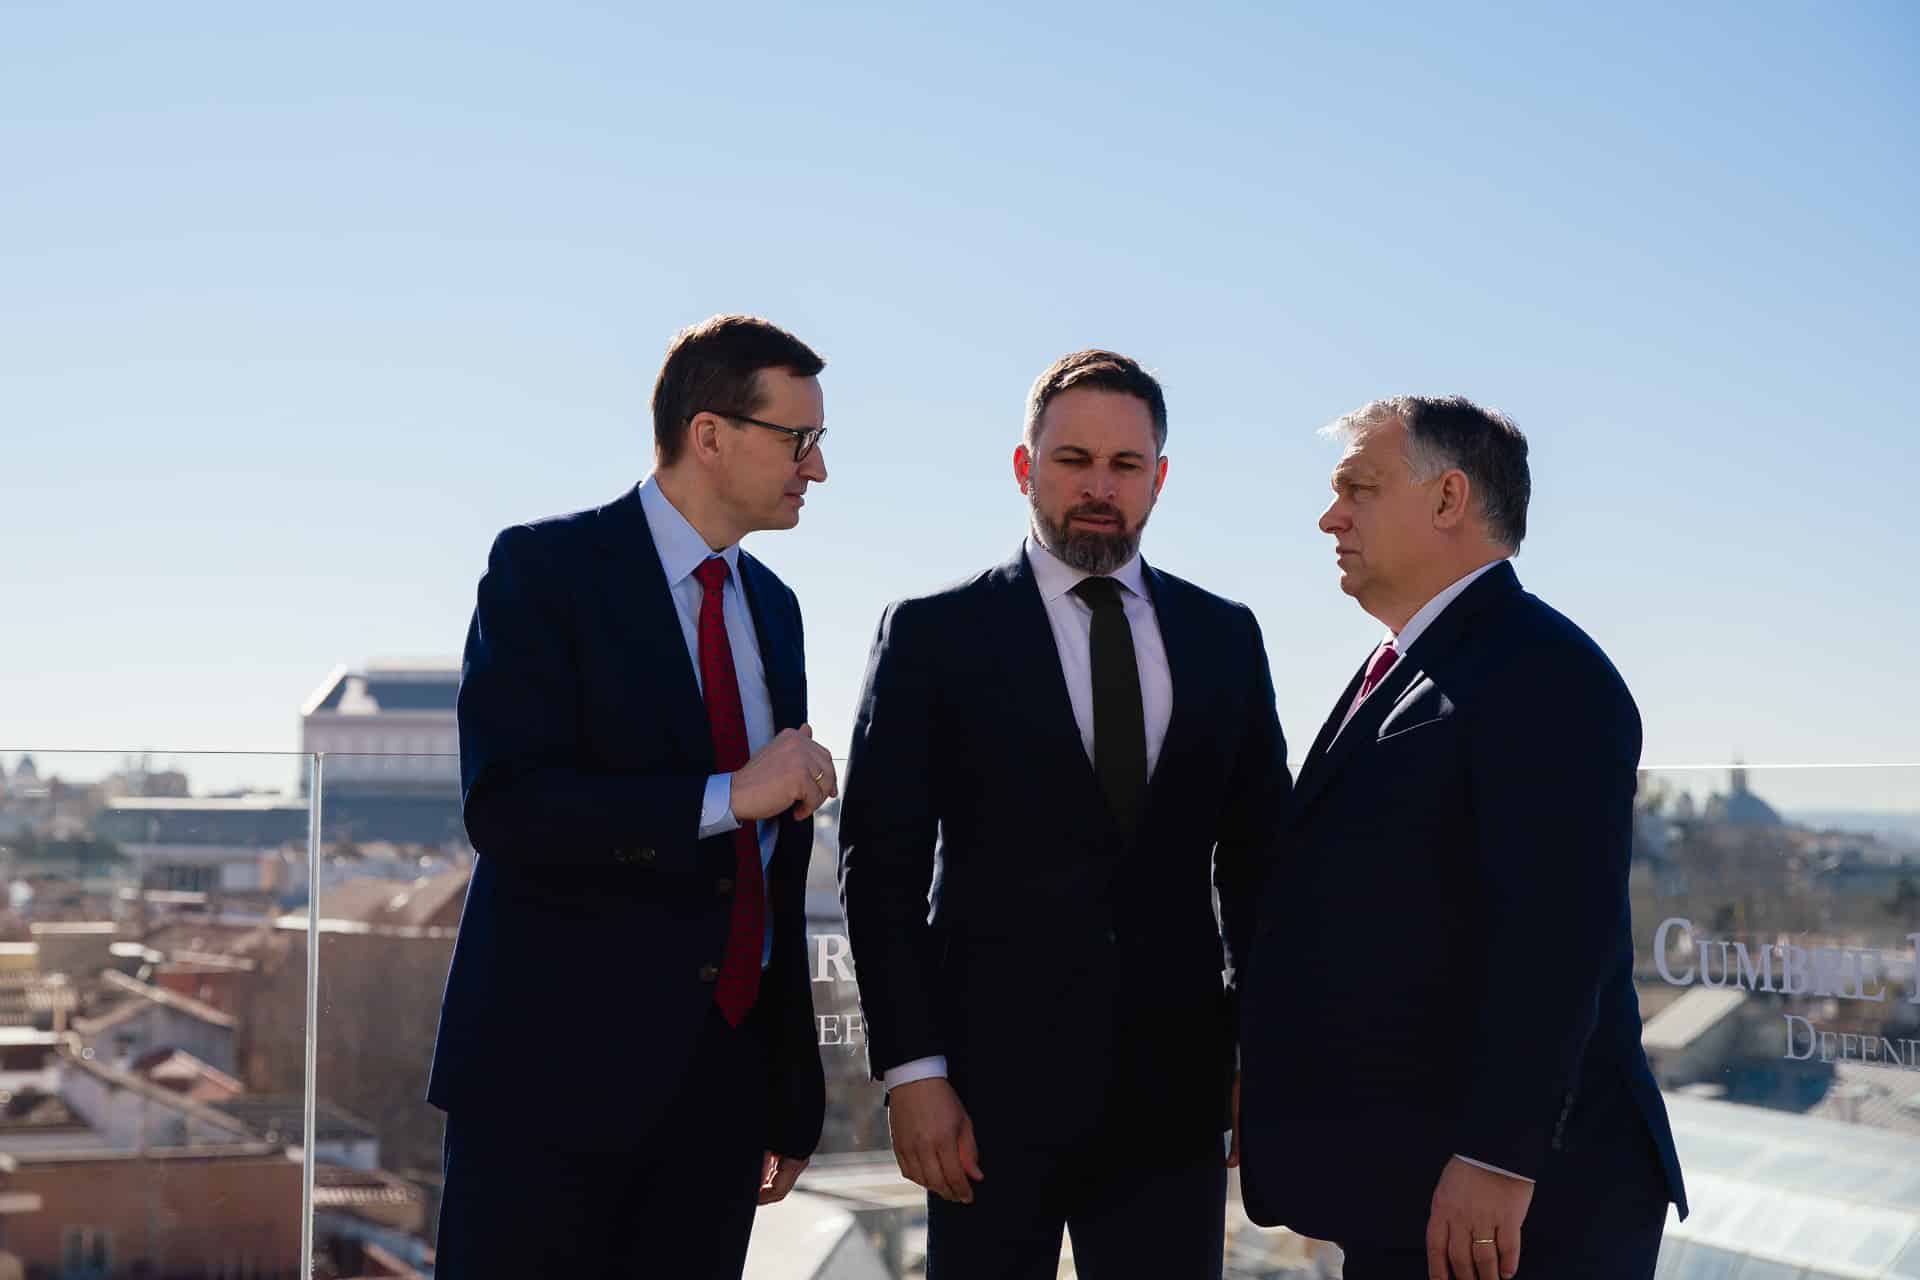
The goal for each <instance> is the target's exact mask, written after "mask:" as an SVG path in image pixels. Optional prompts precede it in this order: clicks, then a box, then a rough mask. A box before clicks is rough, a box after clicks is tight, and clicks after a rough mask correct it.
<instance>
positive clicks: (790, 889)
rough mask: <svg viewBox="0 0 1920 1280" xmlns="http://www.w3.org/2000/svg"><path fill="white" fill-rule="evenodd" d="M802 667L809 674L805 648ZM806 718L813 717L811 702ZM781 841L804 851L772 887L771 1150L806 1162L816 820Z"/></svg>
mask: <svg viewBox="0 0 1920 1280" xmlns="http://www.w3.org/2000/svg"><path fill="white" fill-rule="evenodd" d="M789 602H790V606H791V608H792V610H793V627H794V634H795V635H796V636H799V635H800V634H801V630H800V605H799V601H797V600H794V599H792V597H791V596H789ZM801 648H802V657H801V663H800V667H801V670H802V671H805V670H806V658H805V644H804V641H803V642H802V645H801ZM800 715H801V719H802V720H803V721H804V720H805V718H806V710H805V707H804V704H803V706H802V709H801V712H800ZM781 825H782V827H783V828H787V827H791V828H793V829H791V830H783V831H782V832H781V838H782V839H784V840H788V841H792V842H793V847H794V848H796V849H797V850H798V851H799V852H798V854H797V856H795V857H793V858H792V859H791V860H790V861H788V862H787V863H784V864H782V865H781V867H780V869H779V871H778V872H777V874H775V876H774V877H773V881H772V883H771V884H770V885H769V889H770V892H771V897H770V899H769V901H770V905H771V906H772V909H773V962H772V963H771V964H770V965H768V967H767V972H766V974H765V981H766V984H767V986H768V988H769V989H771V991H772V992H774V993H775V1001H776V1007H777V1009H778V1015H777V1019H776V1025H775V1027H774V1028H773V1031H772V1035H771V1037H770V1038H771V1041H772V1052H771V1054H770V1055H769V1056H770V1057H771V1059H772V1068H773V1069H772V1072H771V1074H770V1075H769V1077H768V1083H769V1086H770V1089H771V1093H770V1096H769V1098H768V1104H769V1105H768V1108H767V1116H768V1125H767V1147H768V1148H769V1149H770V1150H772V1151H773V1152H775V1153H776V1154H778V1155H783V1156H791V1157H793V1158H795V1159H806V1158H808V1157H810V1156H812V1155H813V1152H814V1148H816V1147H818V1146H819V1145H820V1131H821V1129H822V1127H824V1125H825V1123H826V1110H827V1078H826V1068H825V1067H824V1066H823V1065H822V1063H821V1061H820V1043H819V1035H818V1032H817V1031H816V1030H815V1024H814V1021H813V973H812V970H811V968H810V967H809V965H808V956H807V866H808V864H809V863H810V862H811V861H812V860H813V819H812V818H808V819H807V820H806V821H805V822H799V823H794V822H792V820H791V819H785V818H783V819H782V820H781Z"/></svg>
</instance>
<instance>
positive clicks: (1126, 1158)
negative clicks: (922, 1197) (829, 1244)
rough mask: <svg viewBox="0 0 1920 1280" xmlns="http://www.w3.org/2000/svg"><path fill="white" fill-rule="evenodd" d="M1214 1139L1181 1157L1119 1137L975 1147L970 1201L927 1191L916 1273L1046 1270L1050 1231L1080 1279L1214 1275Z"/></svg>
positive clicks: (976, 1276)
mask: <svg viewBox="0 0 1920 1280" xmlns="http://www.w3.org/2000/svg"><path fill="white" fill-rule="evenodd" d="M1222 1155H1223V1150H1222V1149H1220V1148H1216V1149H1215V1150H1214V1151H1212V1152H1211V1153H1203V1154H1201V1155H1200V1156H1198V1157H1189V1158H1186V1159H1178V1158H1168V1157H1165V1156H1161V1157H1157V1158H1156V1157H1154V1156H1153V1155H1151V1154H1150V1153H1141V1152H1130V1151H1128V1150H1126V1149H1125V1147H1124V1146H1123V1145H1121V1144H1118V1143H1111V1142H1109V1143H1101V1144H1088V1145H1081V1146H1076V1147H1068V1148H1063V1149H1051V1150H1036V1149H1031V1148H1029V1149H1008V1148H1002V1149H1000V1150H997V1151H994V1152H992V1153H988V1152H985V1151H982V1152H981V1153H980V1164H981V1172H982V1173H984V1174H985V1175H986V1179H985V1181H982V1182H978V1183H975V1184H974V1189H973V1194H974V1200H973V1203H972V1204H952V1203H949V1202H948V1201H945V1200H942V1199H941V1198H940V1197H938V1196H936V1195H933V1194H932V1193H928V1196H927V1280H1053V1277H1054V1276H1055V1275H1057V1274H1058V1273H1059V1268H1060V1237H1061V1232H1062V1230H1065V1231H1066V1232H1067V1233H1068V1234H1069V1235H1070V1236H1071V1237H1072V1240H1073V1261H1074V1268H1075V1271H1076V1272H1077V1273H1078V1274H1079V1275H1080V1276H1081V1277H1082V1280H1135V1278H1137V1277H1140V1276H1152V1277H1154V1280H1220V1272H1221V1264H1222V1256H1223V1253H1224V1249H1225V1238H1226V1201H1227V1171H1226V1167H1225V1165H1224V1164H1223V1163H1222Z"/></svg>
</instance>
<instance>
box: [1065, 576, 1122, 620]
mask: <svg viewBox="0 0 1920 1280" xmlns="http://www.w3.org/2000/svg"><path fill="white" fill-rule="evenodd" d="M1073 594H1075V595H1077V596H1079V597H1080V598H1081V599H1082V600H1084V601H1086V602H1087V606H1088V607H1089V608H1091V609H1092V610H1093V611H1094V612H1096V613H1098V612H1099V611H1100V610H1102V609H1117V608H1119V607H1120V584H1119V583H1117V582H1115V581H1114V580H1113V579H1112V578H1082V579H1080V581H1078V582H1076V583H1074V584H1073Z"/></svg>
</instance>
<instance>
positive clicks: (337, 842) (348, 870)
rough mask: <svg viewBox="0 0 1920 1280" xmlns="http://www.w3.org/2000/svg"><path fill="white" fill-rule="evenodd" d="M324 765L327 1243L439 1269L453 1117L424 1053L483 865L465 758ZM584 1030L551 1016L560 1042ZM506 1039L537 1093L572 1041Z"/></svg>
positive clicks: (383, 1264) (320, 1197) (507, 1050)
mask: <svg viewBox="0 0 1920 1280" xmlns="http://www.w3.org/2000/svg"><path fill="white" fill-rule="evenodd" d="M321 776H322V786H321V799H322V805H321V814H322V826H323V831H324V837H323V842H322V845H321V851H320V870H319V891H318V894H317V901H318V913H317V919H318V922H319V923H318V929H319V952H320V1000H319V1004H320V1008H319V1019H318V1024H317V1025H318V1040H317V1046H318V1052H317V1055H316V1056H317V1059H318V1061H317V1071H316V1080H317V1082H318V1084H317V1095H318V1096H317V1098H316V1100H315V1112H316V1119H317V1127H318V1134H319V1137H318V1141H317V1142H316V1144H315V1147H314V1155H315V1170H314V1249H315V1256H316V1260H317V1262H318V1263H319V1264H320V1265H321V1266H323V1267H328V1268H331V1269H332V1270H331V1274H334V1275H340V1276H360V1275H386V1274H395V1273H396V1271H395V1270H394V1269H395V1268H401V1267H410V1268H413V1269H414V1270H416V1271H418V1272H421V1273H425V1274H431V1259H432V1247H433V1241H434V1237H435V1232H434V1227H435V1223H436V1220H437V1217H438V1212H439V1193H440V1186H441V1168H442V1142H443V1139H444V1137H445V1132H446V1124H445V1116H444V1115H443V1114H442V1113H441V1112H440V1111H439V1110H438V1109H436V1108H434V1107H433V1106H431V1105H429V1104H428V1102H427V1084H428V1069H429V1067H430V1065H431V1063H432V1061H433V1052H434V1037H435V1033H436V1030H437V1028H438V1024H439V1013H440V998H441V993H442V991H443V990H444V988H445V985H446V981H447V970H448V964H449V962H450V960H451V959H452V956H453V947H454V940H455V937H456V935H457V933H458V930H459V925H460V914H461V908H462V905H463V903H464V902H465V899H466V892H467V885H468V882H469V881H470V879H471V878H472V875H473V867H474V860H473V851H472V849H471V848H470V847H469V845H468V843H467V839H466V831H465V827H464V826H463V824H462V822H461V817H460V771H459V761H458V758H457V757H455V756H451V755H393V754H384V755H382V754H353V753H338V754H333V753H330V754H328V755H326V756H325V757H323V759H322V761H321ZM578 977H579V979H580V980H582V981H589V980H591V975H585V974H582V975H578ZM501 998H502V999H510V998H511V997H510V996H508V995H507V994H506V993H504V992H503V993H501ZM577 1034H579V1029H577V1028H571V1027H562V1026H555V1027H554V1028H553V1039H554V1042H555V1043H556V1044H559V1043H565V1042H567V1041H570V1040H572V1038H573V1037H574V1036H575V1035H577ZM500 1049H501V1053H500V1056H499V1058H498V1060H497V1062H496V1063H495V1065H494V1066H493V1067H492V1068H490V1069H492V1070H497V1071H499V1072H500V1073H502V1074H503V1075H504V1074H509V1073H513V1072H516V1071H522V1072H526V1073H527V1075H526V1096H527V1099H528V1105H529V1106H538V1105H539V1102H538V1097H539V1095H540V1094H541V1093H542V1092H544V1091H545V1090H546V1089H547V1088H549V1087H551V1077H549V1076H548V1073H547V1072H546V1071H544V1070H543V1069H542V1068H541V1066H540V1063H541V1062H542V1061H543V1060H551V1061H553V1062H555V1063H556V1064H560V1063H563V1062H564V1059H565V1057H566V1055H565V1054H564V1053H562V1052H551V1051H549V1050H548V1049H546V1048H545V1047H543V1046H540V1045H534V1044H524V1045H514V1046H507V1045H502V1046H500ZM587 1065H588V1064H585V1063H583V1064H582V1066H583V1067H585V1066H587ZM564 1070H565V1068H564V1066H562V1074H564ZM589 1122H590V1121H589ZM382 1268H386V1269H385V1270H383V1269H382Z"/></svg>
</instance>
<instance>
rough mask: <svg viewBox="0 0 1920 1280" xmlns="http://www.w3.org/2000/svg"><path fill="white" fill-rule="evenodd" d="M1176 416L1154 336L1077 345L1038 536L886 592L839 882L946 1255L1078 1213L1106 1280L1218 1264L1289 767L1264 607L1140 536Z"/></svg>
mask: <svg viewBox="0 0 1920 1280" xmlns="http://www.w3.org/2000/svg"><path fill="white" fill-rule="evenodd" d="M1166 436H1167V412H1166V401H1165V399H1164V397H1163V395H1162V393H1161V390H1160V385H1159V383H1158V382H1156V381H1155V380H1154V378H1153V377H1152V375H1150V374H1148V373H1147V372H1146V371H1145V370H1143V369H1142V368H1141V367H1140V366H1139V365H1138V364H1136V363H1135V362H1134V361H1132V360H1130V359H1128V358H1127V357H1125V356H1121V355H1116V354H1114V353H1113V352H1110V351H1079V352H1075V353H1074V354H1072V355H1069V356H1065V357H1062V358H1061V359H1060V360H1058V361H1056V362H1055V363H1054V364H1053V365H1052V367H1050V368H1049V369H1047V371H1046V372H1045V373H1043V374H1041V375H1040V378H1039V380H1038V381H1037V382H1035V383H1034V385H1033V390H1032V392H1031V394H1030V395H1029V397H1028V400H1027V417H1026V431H1025V438H1024V440H1023V442H1022V443H1021V444H1020V445H1019V447H1018V448H1016V449H1015V450H1014V453H1013V474H1014V479H1015V481H1016V482H1017V483H1018V484H1019V486H1020V491H1021V492H1022V493H1024V494H1026V495H1027V499H1028V502H1029V504H1030V506H1031V509H1032V510H1031V522H1030V530H1029V534H1028V537H1027V540H1026V542H1025V544H1024V545H1023V546H1022V547H1021V548H1020V550H1019V551H1018V552H1017V553H1016V554H1015V555H1014V557H1013V558H1012V559H1011V560H1009V561H1008V562H1007V563H1005V564H1003V565H1001V566H999V567H997V568H994V569H990V570H988V571H987V572H985V573H982V574H980V575H978V576H976V577H974V578H971V579H969V580H968V581H966V582H963V583H961V584H959V585H957V586H954V587H951V588H948V589H947V590H944V591H940V592H936V593H935V594H933V595H929V596H924V597H920V598H917V599H910V600H903V601H900V602H898V603H896V604H894V605H892V606H890V607H889V608H888V609H887V611H886V613H885V614H884V615H883V616H882V618H881V620H880V630H879V635H878V637H877V638H876V640H875V642H874V647H873V655H872V659H871V662H870V665H869V667H868V670H867V679H866V688H865V691H864V692H863V693H862V695H861V700H860V706H859V710H858V716H857V719H856V723H855V725H854V733H853V749H852V759H851V761H850V762H849V765H848V774H847V783H846V792H845V797H846V798H845V800H844V802H843V810H842V813H841V821H840V839H841V862H840V890H841V898H842V901H843V902H844V904H845V906H846V914H847V928H848V932H849V934H850V936H851V942H852V948H853V954H854V958H855V962H856V964H857V971H856V972H857V976H858V979H859V983H860V996H861V1002H862V1005H863V1006H864V1010H865V1013H866V1020H867V1028H868V1045H869V1065H870V1067H871V1069H872V1071H873V1073H874V1075H875V1077H876V1078H878V1079H880V1080H882V1081H883V1082H884V1083H885V1084H886V1086H887V1090H888V1106H889V1108H890V1113H891V1115H890V1119H891V1128H892V1135H893V1149H894V1154H895V1157H896V1158H897V1159H898V1161H899V1164H900V1171H901V1173H902V1174H904V1175H905V1176H906V1177H907V1178H909V1179H911V1180H912V1181H913V1182H915V1183H918V1184H919V1185H921V1186H924V1187H926V1188H927V1190H928V1192H929V1196H928V1201H927V1252H928V1258H927V1261H928V1275H929V1277H930V1280H963V1278H965V1277H976V1276H993V1277H996V1278H1001V1277H1005V1278H1009V1280H1020V1278H1022V1277H1052V1276H1053V1275H1054V1274H1055V1271H1056V1269H1057V1267H1058V1264H1059V1256H1060V1241H1061V1232H1062V1230H1063V1229H1065V1230H1066V1231H1068V1232H1070V1233H1071V1235H1072V1239H1073V1254H1074V1262H1075V1265H1076V1267H1077V1269H1078V1272H1079V1274H1080V1275H1081V1276H1083V1277H1088V1278H1089V1280H1106V1278H1107V1277H1131V1276H1142V1275H1151V1276H1156V1277H1193V1278H1195V1280H1198V1278H1201V1277H1212V1278H1216V1280H1217V1277H1218V1276H1219V1275H1220V1272H1221V1246H1222V1236H1223V1232H1224V1212H1225V1194H1226V1168H1227V1167H1228V1166H1230V1165H1232V1164H1235V1163H1237V1162H1238V1149H1237V1143H1236V1144H1234V1145H1233V1147H1232V1149H1231V1150H1229V1149H1228V1144H1227V1143H1226V1142H1225V1137H1226V1133H1227V1130H1228V1129H1229V1127H1230V1126H1231V1125H1232V1123H1233V1111H1234V1109H1235V1107H1236V1106H1237V1101H1236V1099H1237V1086H1236V1085H1235V1080H1234V1072H1235V1045H1234V1026H1235V1011H1234V1007H1233V1004H1234V997H1233V993H1232V991H1231V989H1230V987H1229V985H1228V984H1227V982H1226V981H1224V979H1225V978H1226V976H1227V968H1228V965H1229V963H1230V962H1231V960H1232V958H1233V957H1235V956H1238V955H1239V954H1241V952H1242V949H1243V947H1244V945H1245V941H1246V934H1247V928H1248V924H1249V918H1250V911H1251V908H1252V905H1253V902H1252V894H1253V886H1254V884H1255V882H1256V881H1257V879H1258V876H1259V873H1260V870H1261V868H1260V867H1259V866H1258V861H1259V859H1260V858H1261V857H1262V856H1263V855H1264V854H1265V852H1266V851H1267V850H1268V849H1269V847H1270V842H1271V840H1272V838H1273V836H1274V834H1275V827H1276V824H1277V822H1278V820H1279V817H1280V814H1281V810H1282V808H1283V807H1284V804H1285V801H1286V798H1287V794H1288V791H1289V788H1290V785H1291V782H1290V779H1289V777H1288V774H1287V769H1286V748H1285V743H1284V742H1283V741H1282V739H1281V734H1280V725H1279V721H1278V719H1277V718H1276V716H1275V714H1274V697H1273V683H1272V679H1271V677H1270V676H1269V675H1268V671H1267V657H1266V648H1265V646H1264V644H1263V642H1262V641H1261V637H1260V628H1259V626H1258V624H1257V623H1256V622H1255V621H1254V618H1253V615H1252V613H1250V612H1249V611H1248V610H1247V609H1246V608H1245V607H1243V606H1241V605H1237V604H1233V603H1231V602H1229V601H1226V600H1223V599H1221V598H1219V597H1218V596H1214V595H1210V594H1208V593H1207V592H1205V591H1202V590H1201V589H1200V588H1198V587H1196V586H1194V585H1192V584H1191V583H1188V582H1185V581H1182V580H1181V579H1179V578H1176V577H1174V576H1172V575H1171V574H1168V573H1164V572H1161V571H1160V570H1158V569H1154V568H1150V567H1149V566H1147V565H1146V564H1145V563H1144V562H1143V561H1142V560H1141V559H1140V558H1139V554H1138V548H1139V543H1140V535H1141V532H1142V530H1144V528H1145V527H1146V523H1147V516H1148V514H1149V513H1150V512H1151V511H1152V509H1153V505H1154V501H1155V500H1156V498H1157V497H1158V496H1159V493H1160V489H1161V486H1162V485H1163V484H1164V483H1165V481H1166V475H1167V460H1166V458H1165V457H1163V456H1162V453H1161V450H1162V448H1163V447H1164V445H1165V443H1166ZM1216 891H1217V899H1218V904H1219V909H1218V913H1217V914H1216V909H1215V901H1216ZM1223 934H1224V938H1225V943H1226V946H1225V948H1224V950H1223V946H1222V941H1223Z"/></svg>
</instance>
